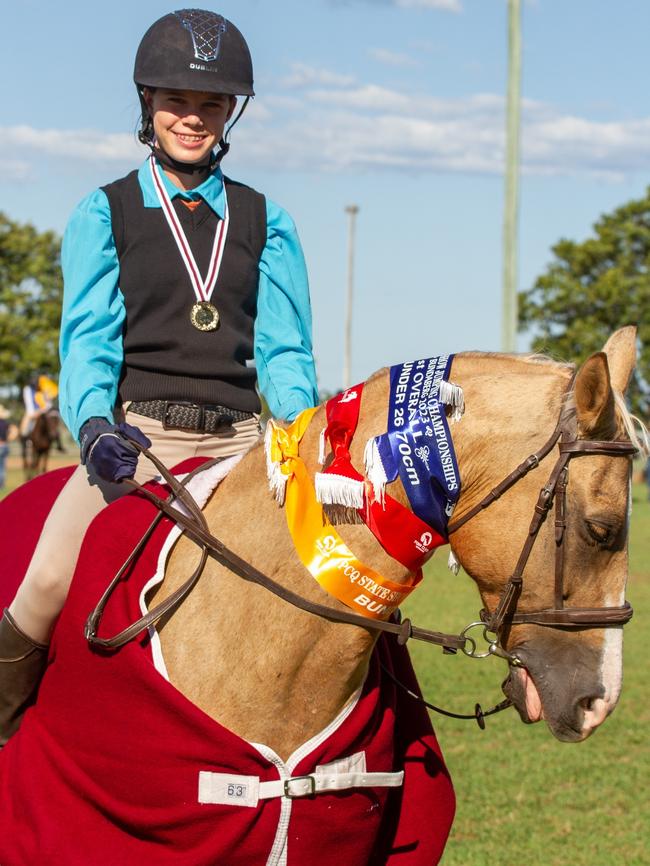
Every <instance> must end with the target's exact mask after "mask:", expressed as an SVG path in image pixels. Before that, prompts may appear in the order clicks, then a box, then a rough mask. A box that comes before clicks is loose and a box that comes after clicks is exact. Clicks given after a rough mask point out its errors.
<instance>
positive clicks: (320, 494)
mask: <svg viewBox="0 0 650 866" xmlns="http://www.w3.org/2000/svg"><path fill="white" fill-rule="evenodd" d="M314 485H315V487H316V499H317V500H318V501H319V502H321V503H322V504H323V505H343V506H344V507H345V508H363V503H364V491H365V485H364V483H363V481H356V480H355V479H354V478H346V477H345V475H336V474H334V473H333V472H332V473H329V472H317V473H316V475H315V476H314Z"/></svg>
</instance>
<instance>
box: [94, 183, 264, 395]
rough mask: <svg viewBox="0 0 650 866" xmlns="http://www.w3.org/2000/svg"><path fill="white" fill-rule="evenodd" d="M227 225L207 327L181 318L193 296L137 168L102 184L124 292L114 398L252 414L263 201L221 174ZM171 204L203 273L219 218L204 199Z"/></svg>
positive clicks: (164, 223)
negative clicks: (213, 325) (214, 312)
mask: <svg viewBox="0 0 650 866" xmlns="http://www.w3.org/2000/svg"><path fill="white" fill-rule="evenodd" d="M225 183H226V191H227V194H228V207H229V210H230V223H229V226H228V236H227V238H226V245H225V248H224V252H223V258H222V261H221V269H220V271H219V277H218V280H217V284H216V286H215V288H214V291H213V293H212V297H211V301H212V303H213V304H214V305H215V306H216V307H217V309H218V311H219V317H220V324H219V328H218V330H216V331H199V330H197V329H196V328H195V327H194V326H193V325H192V323H191V321H190V310H191V308H192V306H193V304H194V303H195V302H196V300H197V299H196V297H195V295H194V290H193V288H192V284H191V282H190V278H189V275H188V273H187V271H186V270H185V265H184V264H183V260H182V259H181V256H180V253H179V251H178V248H177V246H176V242H175V241H174V237H173V235H172V233H171V230H170V228H169V226H168V224H167V221H166V219H165V216H164V213H163V210H162V208H160V207H147V208H146V207H144V206H143V201H142V190H141V188H140V184H139V182H138V173H137V171H133V172H131V173H130V174H128V175H127V176H126V177H124V178H122V179H121V180H117V181H115V182H114V183H111V184H109V185H108V186H105V187H102V189H103V190H104V192H105V193H106V196H107V197H108V201H109V204H110V208H111V222H112V228H113V237H114V239H115V246H116V249H117V255H118V258H119V263H120V279H119V288H120V291H121V292H122V295H123V296H124V303H125V306H126V322H125V326H124V331H123V346H124V364H123V368H122V374H121V378H120V386H119V395H120V399H121V401H122V402H125V401H127V400H186V401H190V402H194V403H216V404H220V405H222V406H228V407H229V408H231V409H240V410H242V411H244V412H259V411H260V401H259V398H258V396H257V392H256V390H255V383H256V379H257V377H256V372H255V369H254V367H250V366H247V363H246V362H247V361H250V360H251V359H252V358H253V326H254V322H255V314H256V311H257V288H258V281H259V271H258V265H259V260H260V256H261V254H262V251H263V249H264V245H265V243H266V202H265V199H264V196H262V195H260V194H259V193H258V192H255V190H253V189H251V188H250V187H247V186H244V185H243V184H239V183H235V182H234V181H231V180H229V179H227V178H226V180H225ZM173 207H174V210H175V211H176V214H177V215H178V218H179V220H180V224H181V226H182V227H183V231H184V232H185V235H186V237H187V240H188V243H189V244H190V246H191V248H192V252H193V254H194V259H195V260H196V263H197V266H198V268H199V271H200V272H201V276H202V277H203V278H205V275H206V274H207V270H208V265H209V261H210V254H211V252H212V245H213V242H214V234H215V229H216V227H217V225H218V221H219V218H218V217H217V215H216V214H215V213H214V211H213V210H212V208H211V207H210V206H209V205H208V204H207V203H206V202H205V201H203V200H201V202H200V204H199V205H198V207H196V208H195V209H194V210H193V211H190V210H189V209H188V208H187V207H186V206H185V205H184V204H182V202H181V201H180V200H179V198H178V197H177V198H175V199H174V200H173Z"/></svg>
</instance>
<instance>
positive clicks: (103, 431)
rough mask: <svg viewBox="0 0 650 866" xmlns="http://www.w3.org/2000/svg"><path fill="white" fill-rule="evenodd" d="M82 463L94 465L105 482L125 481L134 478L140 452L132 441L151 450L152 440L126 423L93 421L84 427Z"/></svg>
mask: <svg viewBox="0 0 650 866" xmlns="http://www.w3.org/2000/svg"><path fill="white" fill-rule="evenodd" d="M79 439H80V445H81V462H82V463H83V464H84V465H87V464H91V465H92V467H93V469H94V470H95V472H96V473H97V474H98V475H99V477H100V478H103V479H104V481H122V480H123V479H124V478H133V476H134V475H135V469H136V466H137V465H138V457H139V456H140V452H139V451H138V450H137V449H136V448H135V446H134V445H132V444H131V443H130V442H129V439H133V440H134V441H135V442H137V443H138V445H140V446H142V448H150V447H151V441H150V440H149V439H147V437H146V436H145V435H144V433H143V432H142V431H141V430H139V429H138V428H137V427H132V426H131V424H126V423H125V422H124V421H123V422H122V423H121V424H111V423H110V421H107V420H106V418H91V419H90V420H89V421H86V423H85V424H84V425H83V427H82V428H81V433H80V437H79Z"/></svg>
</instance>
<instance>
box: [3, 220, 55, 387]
mask: <svg viewBox="0 0 650 866" xmlns="http://www.w3.org/2000/svg"><path fill="white" fill-rule="evenodd" d="M60 252H61V244H60V240H59V238H58V237H57V236H56V235H55V234H54V233H53V232H50V231H48V232H42V233H41V232H38V231H37V230H36V229H35V228H34V226H32V225H30V224H29V223H25V224H20V223H17V222H14V221H13V220H11V219H9V217H7V216H6V215H5V214H3V213H2V212H0V385H22V384H24V383H25V382H26V381H27V380H28V379H29V376H30V375H31V374H32V373H34V372H37V371H43V372H45V371H47V372H49V373H51V374H55V373H56V372H57V371H58V369H59V356H58V339H59V323H60V318H61V302H62V297H63V279H62V276H61V265H60Z"/></svg>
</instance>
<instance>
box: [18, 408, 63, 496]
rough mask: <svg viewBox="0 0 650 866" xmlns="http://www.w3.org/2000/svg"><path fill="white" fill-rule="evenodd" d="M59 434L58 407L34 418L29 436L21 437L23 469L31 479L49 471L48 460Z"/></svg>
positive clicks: (26, 476) (27, 477)
mask: <svg viewBox="0 0 650 866" xmlns="http://www.w3.org/2000/svg"><path fill="white" fill-rule="evenodd" d="M58 436H59V413H58V411H57V410H56V409H48V411H47V412H42V413H41V414H40V415H38V416H37V417H36V418H35V419H34V423H33V426H32V429H31V430H30V432H29V433H28V435H27V436H21V437H20V444H21V448H22V455H23V470H24V473H25V478H26V479H27V480H29V479H30V478H33V477H34V476H35V475H39V474H40V473H42V472H47V460H48V457H49V454H50V449H51V448H52V443H53V442H56V441H57V439H58Z"/></svg>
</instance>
